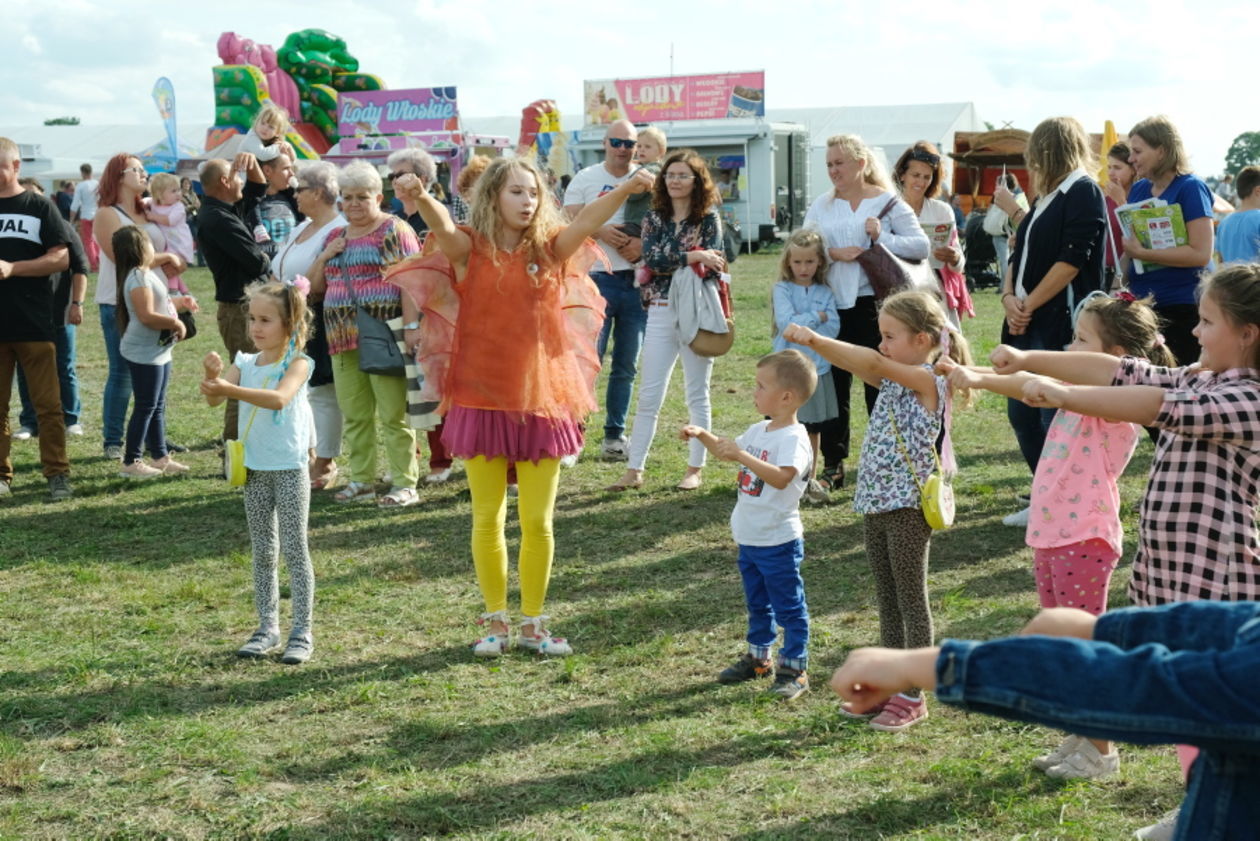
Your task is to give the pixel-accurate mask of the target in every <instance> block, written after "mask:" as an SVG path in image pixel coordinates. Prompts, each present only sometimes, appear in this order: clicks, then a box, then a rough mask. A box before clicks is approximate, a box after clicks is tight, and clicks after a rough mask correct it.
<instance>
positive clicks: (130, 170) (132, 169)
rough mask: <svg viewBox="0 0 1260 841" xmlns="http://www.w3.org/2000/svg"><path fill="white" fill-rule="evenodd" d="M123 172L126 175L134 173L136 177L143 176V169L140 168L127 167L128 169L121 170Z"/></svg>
mask: <svg viewBox="0 0 1260 841" xmlns="http://www.w3.org/2000/svg"><path fill="white" fill-rule="evenodd" d="M123 172H124V173H127V172H134V173H135V174H136V175H144V167H142V166H129V167H126V168H125V169H123Z"/></svg>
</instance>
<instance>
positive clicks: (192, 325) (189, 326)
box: [176, 312, 197, 342]
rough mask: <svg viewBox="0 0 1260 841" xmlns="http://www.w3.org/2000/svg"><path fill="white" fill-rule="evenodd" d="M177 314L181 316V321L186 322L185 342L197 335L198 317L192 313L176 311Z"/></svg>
mask: <svg viewBox="0 0 1260 841" xmlns="http://www.w3.org/2000/svg"><path fill="white" fill-rule="evenodd" d="M176 315H178V316H179V320H180V321H182V322H184V341H185V342H186V341H188V340H189V339H191V338H192V337H193V336H195V335H197V319H195V318H193V314H192V313H190V312H181V313H176Z"/></svg>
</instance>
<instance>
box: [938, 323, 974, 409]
mask: <svg viewBox="0 0 1260 841" xmlns="http://www.w3.org/2000/svg"><path fill="white" fill-rule="evenodd" d="M941 341H942V345H943V347H942V350H943V351H945V353H944V355H945V356H948V357H949V358H950V359H952V360H953V361H954V362H956V363H958V364H959V365H964V366H970V365H972V364H974V363H973V361H972V357H971V345H970V343H968V341H967V337H966V336H964V335H963V334H962V331H961V330H959V329H958V328H956V327H955V326H954V325H953V324H952V323H950V322H949V321H946V322H945V326H944V327H943V328H941ZM956 392H957V395H958V402H959V404H960V405H962V407H963V408H967V407H969V406H971V404H972V402H973V401H974V399H975V395H974V394H972V390H971V389H969V388H960V389H956Z"/></svg>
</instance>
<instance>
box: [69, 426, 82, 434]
mask: <svg viewBox="0 0 1260 841" xmlns="http://www.w3.org/2000/svg"><path fill="white" fill-rule="evenodd" d="M66 434H67V435H82V434H83V424H81V423H72V424H70V425H69V426H67V427H66Z"/></svg>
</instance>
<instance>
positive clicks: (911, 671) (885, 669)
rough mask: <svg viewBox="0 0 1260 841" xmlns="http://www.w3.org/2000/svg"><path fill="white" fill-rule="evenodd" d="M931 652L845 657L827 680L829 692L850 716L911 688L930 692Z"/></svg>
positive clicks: (869, 651)
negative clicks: (839, 700) (841, 701)
mask: <svg viewBox="0 0 1260 841" xmlns="http://www.w3.org/2000/svg"><path fill="white" fill-rule="evenodd" d="M933 652H934V649H912V650H909V651H905V650H899V649H893V648H859V649H858V650H856V651H854V652H853V653H852V654H850V655H849V657H848V659H847V660H845V661H844V665H843V666H841V667H840V668H839V669H837V670H836V673H835V674H833V675H832V676H831V682H830V684H829V686H831V691H832V692H835V693H836V694H837V695H839V696H840V697H841V698H843V699H844V700H845V701H846V703H845V708H846V709H848V710H849V711H851V712H855V713H863V712H866V711H867V710H869V709H870V708H872V707H874V706H875V705H876V704H879V703H881V702H882V701H885V700H887V699H888V698H890V697H892V696H893V694H894V693H897V692H902V691H904V690H906V689H911V688H913V687H916V686H917V687H923V688H931V686H925V684H932V685H934V684H935V675H934V674H923V672H924V666H925V665H927V668H928V670H929V672H930V671H931V670H932V668H933V667H934V664H935V660H936V658H935V654H934V653H933Z"/></svg>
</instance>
